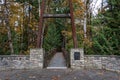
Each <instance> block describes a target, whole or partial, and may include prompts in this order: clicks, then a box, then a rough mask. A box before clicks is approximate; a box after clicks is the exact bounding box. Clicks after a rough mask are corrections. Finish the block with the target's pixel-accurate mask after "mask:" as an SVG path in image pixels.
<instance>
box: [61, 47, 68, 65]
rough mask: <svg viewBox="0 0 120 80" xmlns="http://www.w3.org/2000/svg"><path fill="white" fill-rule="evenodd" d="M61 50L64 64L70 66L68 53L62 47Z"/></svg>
mask: <svg viewBox="0 0 120 80" xmlns="http://www.w3.org/2000/svg"><path fill="white" fill-rule="evenodd" d="M62 52H63V56H64V58H65V61H66V66H67V67H70V54H69V53H68V52H67V51H66V50H65V49H64V48H62Z"/></svg>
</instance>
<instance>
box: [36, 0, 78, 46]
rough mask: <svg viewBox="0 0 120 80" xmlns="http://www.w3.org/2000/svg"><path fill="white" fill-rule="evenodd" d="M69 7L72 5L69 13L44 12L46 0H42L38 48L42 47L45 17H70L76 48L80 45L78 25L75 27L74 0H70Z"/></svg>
mask: <svg viewBox="0 0 120 80" xmlns="http://www.w3.org/2000/svg"><path fill="white" fill-rule="evenodd" d="M69 7H70V13H69V14H44V10H45V0H42V4H41V9H40V12H41V13H40V19H39V20H40V21H39V27H38V37H37V48H42V35H43V34H42V29H43V23H44V21H43V20H44V18H70V19H71V26H72V38H73V44H74V48H77V47H78V44H77V35H76V27H75V23H74V16H73V5H72V0H69Z"/></svg>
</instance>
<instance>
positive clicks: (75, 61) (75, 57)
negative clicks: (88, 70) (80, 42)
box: [70, 49, 84, 69]
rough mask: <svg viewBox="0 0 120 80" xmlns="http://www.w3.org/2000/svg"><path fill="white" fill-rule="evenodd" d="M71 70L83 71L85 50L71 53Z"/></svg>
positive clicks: (73, 50)
mask: <svg viewBox="0 0 120 80" xmlns="http://www.w3.org/2000/svg"><path fill="white" fill-rule="evenodd" d="M70 61H71V62H70V64H71V68H74V69H81V68H82V69H83V66H84V51H83V49H71V53H70Z"/></svg>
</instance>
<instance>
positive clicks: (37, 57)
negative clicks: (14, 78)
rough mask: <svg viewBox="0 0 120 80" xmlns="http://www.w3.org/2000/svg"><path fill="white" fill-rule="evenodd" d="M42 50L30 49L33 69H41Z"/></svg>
mask: <svg viewBox="0 0 120 80" xmlns="http://www.w3.org/2000/svg"><path fill="white" fill-rule="evenodd" d="M43 53H44V51H43V49H30V61H31V63H32V66H33V68H36V67H38V68H41V69H42V68H43V57H44V55H43Z"/></svg>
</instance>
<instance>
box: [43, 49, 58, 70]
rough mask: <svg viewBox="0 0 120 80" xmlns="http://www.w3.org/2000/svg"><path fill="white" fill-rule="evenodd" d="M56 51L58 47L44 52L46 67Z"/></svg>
mask: <svg viewBox="0 0 120 80" xmlns="http://www.w3.org/2000/svg"><path fill="white" fill-rule="evenodd" d="M56 51H57V49H56V48H54V49H52V50H51V51H49V52H46V53H45V54H44V68H46V67H47V66H48V64H49V63H50V60H51V58H52V57H53V56H54V55H55V53H56Z"/></svg>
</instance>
